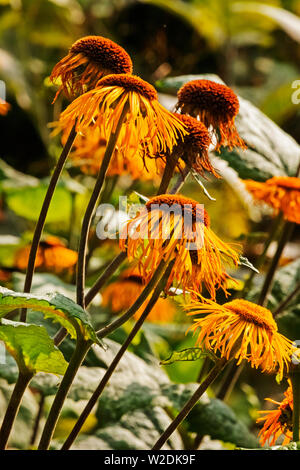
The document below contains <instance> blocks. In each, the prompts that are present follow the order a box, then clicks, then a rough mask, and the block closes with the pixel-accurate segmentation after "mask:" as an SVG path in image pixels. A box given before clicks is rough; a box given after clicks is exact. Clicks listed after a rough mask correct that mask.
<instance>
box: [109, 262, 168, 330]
mask: <svg viewBox="0 0 300 470" xmlns="http://www.w3.org/2000/svg"><path fill="white" fill-rule="evenodd" d="M144 285H145V282H144V279H143V277H142V276H141V275H140V274H139V271H138V270H136V269H128V270H126V271H125V272H124V273H122V276H121V279H120V280H118V281H115V282H113V283H111V284H110V285H109V286H108V287H106V288H105V289H104V291H103V293H102V304H103V305H104V306H109V307H110V308H111V311H112V312H113V313H116V314H118V313H121V312H122V311H125V310H128V309H129V308H130V307H131V306H132V305H133V304H134V302H135V301H136V300H137V298H138V297H139V295H140V294H141V292H142V291H143V289H144ZM148 300H149V299H147V300H146V301H145V302H144V303H143V305H142V306H141V307H140V308H139V309H138V310H137V312H136V313H135V314H134V318H135V319H138V318H139V317H140V316H141V314H142V313H143V311H144V309H145V307H146V305H147V303H148ZM175 314H176V308H175V305H174V304H173V303H172V302H171V301H170V300H169V299H163V298H159V299H158V301H157V302H156V304H155V305H154V307H153V309H152V310H151V312H150V314H149V316H148V317H147V320H148V321H150V322H153V323H170V322H172V320H173V319H174V316H175Z"/></svg>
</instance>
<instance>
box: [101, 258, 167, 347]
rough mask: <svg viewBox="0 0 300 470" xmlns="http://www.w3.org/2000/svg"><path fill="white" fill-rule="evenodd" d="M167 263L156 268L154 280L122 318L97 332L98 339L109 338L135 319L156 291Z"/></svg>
mask: <svg viewBox="0 0 300 470" xmlns="http://www.w3.org/2000/svg"><path fill="white" fill-rule="evenodd" d="M164 265H165V262H164V261H163V260H162V261H161V262H160V264H159V265H158V267H157V268H156V270H155V272H154V274H153V276H152V278H151V279H150V281H149V282H148V284H147V285H146V286H145V288H144V289H143V291H142V292H141V294H140V295H139V297H138V298H137V299H136V301H135V302H134V304H133V305H132V306H131V307H130V308H129V309H128V310H127V312H125V313H124V314H123V315H122V316H121V317H119V318H117V319H116V320H114V321H113V322H111V323H110V324H109V325H107V326H104V327H103V328H102V329H101V330H99V331H97V336H98V338H100V339H102V338H104V337H105V336H108V335H109V334H110V333H112V332H113V331H115V330H116V329H117V328H119V327H120V326H122V325H123V324H124V323H126V322H127V321H128V320H130V318H132V317H133V315H134V314H135V313H136V312H137V311H138V309H139V308H140V307H141V306H142V305H143V303H144V302H145V301H146V300H147V298H148V296H149V294H150V293H151V291H152V289H154V287H155V284H156V283H157V281H158V279H159V277H160V275H161V272H162V268H163V267H164Z"/></svg>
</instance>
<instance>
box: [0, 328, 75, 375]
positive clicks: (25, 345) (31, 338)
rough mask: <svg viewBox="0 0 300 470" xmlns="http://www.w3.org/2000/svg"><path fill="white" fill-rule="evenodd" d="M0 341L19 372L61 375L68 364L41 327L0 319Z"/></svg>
mask: <svg viewBox="0 0 300 470" xmlns="http://www.w3.org/2000/svg"><path fill="white" fill-rule="evenodd" d="M0 340H1V341H3V342H4V344H5V347H6V349H7V350H8V351H9V353H10V354H11V355H12V356H13V358H14V359H15V361H16V363H17V364H18V368H19V370H20V371H21V372H26V371H30V372H32V373H33V374H35V373H37V372H40V371H41V372H47V373H50V374H55V375H63V374H64V373H65V371H66V368H67V366H68V363H67V362H66V361H65V359H64V356H63V355H62V353H61V351H60V350H59V349H58V348H57V347H56V346H55V345H54V343H53V340H52V339H51V338H50V337H49V336H48V333H47V331H46V329H45V328H44V327H42V326H37V325H31V324H28V323H20V322H13V321H10V320H5V319H2V320H1V323H0Z"/></svg>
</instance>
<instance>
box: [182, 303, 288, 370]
mask: <svg viewBox="0 0 300 470" xmlns="http://www.w3.org/2000/svg"><path fill="white" fill-rule="evenodd" d="M186 309H187V310H188V312H189V313H188V315H201V316H202V315H205V314H206V316H205V317H203V318H202V317H201V318H196V319H194V322H195V323H194V324H193V325H192V326H191V327H190V328H189V330H191V331H193V332H194V333H196V332H197V331H198V330H200V331H199V334H198V337H197V340H196V344H197V345H198V346H199V347H204V348H205V349H207V350H211V351H213V352H215V353H219V354H220V355H221V357H225V358H226V359H230V358H231V357H232V354H231V352H232V349H233V348H235V347H236V346H238V350H237V351H236V352H235V354H234V358H235V359H237V360H238V361H237V364H240V363H241V361H242V360H243V359H245V360H246V361H248V362H249V363H250V364H251V367H255V368H258V367H260V368H261V369H262V371H263V372H268V373H271V372H274V373H275V372H278V373H279V376H280V379H282V377H283V374H284V373H286V372H287V371H288V369H289V364H290V361H291V358H292V353H293V351H294V346H293V342H292V341H290V340H289V339H287V338H285V336H283V335H281V334H280V333H278V328H277V325H276V322H275V320H274V318H273V316H272V313H271V312H270V310H268V309H266V308H264V307H261V306H259V305H256V304H254V303H252V302H249V301H247V300H243V299H236V300H233V301H232V302H228V303H225V304H224V305H218V304H217V303H215V302H212V301H207V302H206V303H201V302H193V303H192V304H190V305H188V306H187V307H186ZM189 330H188V331H189Z"/></svg>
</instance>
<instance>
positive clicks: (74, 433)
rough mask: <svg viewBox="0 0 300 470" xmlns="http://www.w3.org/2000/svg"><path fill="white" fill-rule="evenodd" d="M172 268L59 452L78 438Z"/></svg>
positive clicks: (157, 288) (164, 277) (156, 289)
mask: <svg viewBox="0 0 300 470" xmlns="http://www.w3.org/2000/svg"><path fill="white" fill-rule="evenodd" d="M172 268H173V262H171V263H170V264H169V265H168V267H167V269H166V270H165V273H164V274H163V276H162V278H161V280H160V281H159V282H158V284H157V286H156V288H155V289H154V292H153V294H152V296H151V299H150V300H149V302H148V304H147V306H146V308H145V310H144V312H143V313H142V315H141V316H140V318H139V319H138V320H137V322H136V324H135V325H134V327H133V329H132V330H131V332H130V333H129V335H128V337H127V339H126V341H125V342H124V344H123V345H122V346H121V348H120V350H119V351H118V353H117V354H116V356H115V358H114V359H113V361H112V363H111V364H110V366H109V368H108V369H107V371H106V372H105V374H104V376H103V378H102V380H101V381H100V383H99V385H98V387H97V388H96V390H95V391H94V393H93V395H92V396H91V398H90V400H89V401H88V403H87V405H86V407H85V408H84V410H83V412H82V413H81V415H80V417H79V418H78V421H77V423H76V424H75V426H74V428H73V429H72V431H71V433H70V435H69V437H68V438H67V440H66V442H65V443H64V445H63V446H62V448H61V450H68V449H70V447H71V445H72V444H73V442H74V441H75V439H76V437H77V436H78V434H79V432H80V430H81V428H82V426H83V424H84V423H85V421H86V419H87V417H88V416H89V414H90V413H91V411H92V409H93V408H94V406H95V404H96V403H97V401H98V399H99V398H100V396H101V394H102V392H103V390H104V388H105V386H106V385H107V383H108V381H109V379H110V378H111V376H112V374H113V372H114V371H115V369H116V367H117V365H118V364H119V362H120V360H121V359H122V357H123V355H124V354H125V352H126V350H127V348H128V346H129V345H130V343H131V342H132V340H133V339H134V337H135V335H136V334H137V333H138V331H139V330H140V328H141V327H142V325H143V323H144V321H145V320H146V318H147V316H148V315H149V313H150V312H151V310H152V308H153V307H154V305H155V304H156V302H157V300H158V298H159V296H160V293H161V292H162V290H163V289H164V287H165V285H166V283H167V280H168V278H169V276H170V273H171V270H172Z"/></svg>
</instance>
